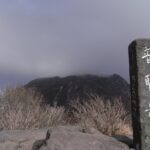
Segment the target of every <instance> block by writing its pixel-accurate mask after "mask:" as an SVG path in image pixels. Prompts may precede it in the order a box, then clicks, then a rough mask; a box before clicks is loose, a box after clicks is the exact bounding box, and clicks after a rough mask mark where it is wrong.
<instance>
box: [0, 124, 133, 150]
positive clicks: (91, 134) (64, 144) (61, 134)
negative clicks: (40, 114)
mask: <svg viewBox="0 0 150 150" xmlns="http://www.w3.org/2000/svg"><path fill="white" fill-rule="evenodd" d="M120 141H121V142H120ZM131 146H132V140H131V139H130V138H128V137H124V136H115V137H109V136H106V135H103V134H101V133H100V132H98V131H97V130H95V129H90V130H86V129H85V130H83V129H80V128H79V127H69V126H68V127H66V126H65V127H62V126H61V127H55V128H50V129H40V130H38V129H37V130H9V131H0V150H131V148H130V147H131Z"/></svg>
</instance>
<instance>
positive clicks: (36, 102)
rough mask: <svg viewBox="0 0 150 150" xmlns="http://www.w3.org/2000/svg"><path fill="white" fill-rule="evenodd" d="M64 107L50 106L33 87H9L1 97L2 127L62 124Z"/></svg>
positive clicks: (14, 127) (39, 126)
mask: <svg viewBox="0 0 150 150" xmlns="http://www.w3.org/2000/svg"><path fill="white" fill-rule="evenodd" d="M63 116H64V108H63V107H50V106H48V105H46V104H44V103H43V98H42V96H40V95H39V94H38V93H36V92H35V91H34V90H32V89H25V88H22V87H16V88H8V89H6V90H5V92H4V93H3V95H1V98H0V128H2V129H35V128H43V127H49V126H56V125H59V124H62V123H63V122H62V121H63Z"/></svg>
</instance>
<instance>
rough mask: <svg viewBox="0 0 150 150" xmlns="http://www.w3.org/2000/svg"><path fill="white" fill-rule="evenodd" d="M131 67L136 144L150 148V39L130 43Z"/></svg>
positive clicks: (149, 149)
mask: <svg viewBox="0 0 150 150" xmlns="http://www.w3.org/2000/svg"><path fill="white" fill-rule="evenodd" d="M129 69H130V84H131V85H130V86H131V105H132V120H133V136H134V144H135V147H136V149H137V150H150V39H138V40H135V41H133V42H132V43H131V44H130V45H129Z"/></svg>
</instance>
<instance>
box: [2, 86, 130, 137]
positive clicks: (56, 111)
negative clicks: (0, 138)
mask: <svg viewBox="0 0 150 150" xmlns="http://www.w3.org/2000/svg"><path fill="white" fill-rule="evenodd" d="M43 102H44V100H43V98H42V97H41V96H40V95H39V94H38V93H36V92H35V91H34V90H31V89H28V90H27V89H25V88H21V87H16V88H8V89H6V90H5V92H4V93H3V95H1V97H0V129H1V128H2V129H37V128H45V127H51V126H58V125H66V124H72V125H79V126H81V128H82V129H83V130H84V131H86V130H90V129H91V128H96V129H98V130H99V131H100V132H102V133H104V134H106V135H118V134H120V135H130V134H132V128H131V118H130V115H129V114H128V112H126V110H125V109H124V106H123V103H122V102H121V100H120V99H119V98H116V99H114V100H113V101H111V102H110V100H104V99H102V98H100V97H98V96H94V97H93V99H92V100H90V101H88V102H87V101H85V102H84V103H82V104H81V103H79V101H78V100H74V102H75V103H71V104H70V105H71V108H72V109H71V113H67V111H66V110H65V109H64V108H63V107H57V106H56V107H50V106H49V105H46V104H44V103H43Z"/></svg>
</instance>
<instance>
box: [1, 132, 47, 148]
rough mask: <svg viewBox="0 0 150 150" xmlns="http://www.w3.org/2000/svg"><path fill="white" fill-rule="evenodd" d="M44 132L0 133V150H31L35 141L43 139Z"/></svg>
mask: <svg viewBox="0 0 150 150" xmlns="http://www.w3.org/2000/svg"><path fill="white" fill-rule="evenodd" d="M46 131H47V130H46V129H45V130H44V129H43V130H17V131H16V130H8V131H1V132H0V150H31V149H32V145H33V143H34V142H35V141H36V140H39V139H42V138H43V139H44V138H45V133H46Z"/></svg>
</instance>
